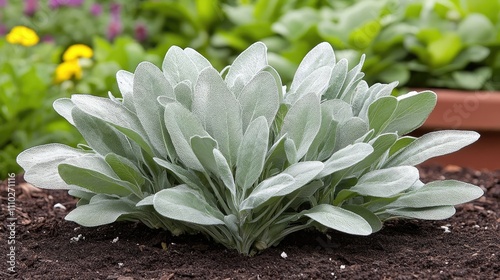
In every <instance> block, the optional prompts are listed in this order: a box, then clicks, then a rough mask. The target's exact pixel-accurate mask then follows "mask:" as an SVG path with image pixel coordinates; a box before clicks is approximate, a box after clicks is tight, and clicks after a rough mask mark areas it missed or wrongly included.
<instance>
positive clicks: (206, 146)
mask: <svg viewBox="0 0 500 280" xmlns="http://www.w3.org/2000/svg"><path fill="white" fill-rule="evenodd" d="M190 143H191V149H193V152H194V154H195V155H196V157H197V158H198V160H199V161H200V163H201V165H202V166H203V168H205V170H207V171H210V172H212V173H213V174H218V169H217V165H216V163H215V158H214V154H213V152H212V150H213V149H216V148H217V142H216V141H215V140H214V139H213V138H212V137H210V136H204V137H201V136H198V135H195V136H193V137H191V138H190Z"/></svg>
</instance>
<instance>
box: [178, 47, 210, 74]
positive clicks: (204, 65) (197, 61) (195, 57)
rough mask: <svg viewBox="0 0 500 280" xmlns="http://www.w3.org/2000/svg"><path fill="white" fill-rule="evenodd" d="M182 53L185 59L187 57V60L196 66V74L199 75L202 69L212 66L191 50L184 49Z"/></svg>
mask: <svg viewBox="0 0 500 280" xmlns="http://www.w3.org/2000/svg"><path fill="white" fill-rule="evenodd" d="M184 53H185V54H186V55H187V57H189V59H191V61H192V62H193V63H194V65H196V69H197V70H198V73H200V72H201V71H202V70H203V69H205V68H207V67H211V66H212V64H211V63H210V62H209V61H208V60H207V59H206V58H205V57H204V56H202V55H201V54H200V53H199V52H197V51H196V50H194V49H192V48H185V49H184Z"/></svg>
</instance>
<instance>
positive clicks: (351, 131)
mask: <svg viewBox="0 0 500 280" xmlns="http://www.w3.org/2000/svg"><path fill="white" fill-rule="evenodd" d="M368 130H369V127H368V124H367V123H366V122H365V121H363V120H362V119H361V118H358V117H354V118H351V119H350V120H348V121H346V122H343V123H340V124H339V125H338V126H337V132H336V135H337V140H336V141H335V150H340V149H343V148H345V147H347V146H348V145H350V144H352V143H354V142H355V141H356V140H358V139H359V138H361V137H363V136H364V135H365V134H366V133H367V132H368Z"/></svg>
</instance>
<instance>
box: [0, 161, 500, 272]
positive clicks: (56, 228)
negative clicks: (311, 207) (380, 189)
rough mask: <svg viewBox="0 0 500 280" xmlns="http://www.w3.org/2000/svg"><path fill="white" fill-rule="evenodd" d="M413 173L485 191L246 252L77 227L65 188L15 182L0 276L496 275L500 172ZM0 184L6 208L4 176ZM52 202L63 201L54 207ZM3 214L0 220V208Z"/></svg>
mask: <svg viewBox="0 0 500 280" xmlns="http://www.w3.org/2000/svg"><path fill="white" fill-rule="evenodd" d="M421 176H422V178H423V181H431V180H437V179H444V178H446V179H458V180H463V181H466V182H471V183H473V184H476V185H478V186H481V187H482V188H483V189H484V190H486V194H485V196H484V197H481V198H480V199H478V200H476V201H474V202H472V203H467V204H464V205H461V206H459V207H458V208H457V214H456V215H455V216H453V217H452V218H450V219H448V220H444V221H415V220H402V221H392V222H388V223H387V224H386V226H385V227H384V228H383V229H382V230H381V231H380V232H378V233H375V234H373V235H371V236H369V237H359V236H350V235H346V234H341V233H337V232H329V233H328V234H327V235H323V234H321V233H316V232H299V233H296V234H293V235H291V236H289V237H287V238H286V239H285V240H284V241H282V243H281V244H280V245H279V246H278V247H275V248H271V249H268V250H266V251H264V252H263V253H262V254H260V255H257V256H254V257H251V258H249V257H244V256H241V255H238V254H237V253H236V251H230V250H227V249H225V248H224V247H222V246H220V245H217V244H213V243H211V242H209V241H207V240H206V239H205V238H204V237H202V236H181V237H172V236H171V235H170V234H167V233H165V232H163V231H160V230H151V229H148V228H146V227H145V226H143V225H141V224H136V223H117V224H114V225H110V226H102V227H98V228H83V227H79V226H78V225H77V224H75V223H72V222H67V221H64V219H63V217H64V216H65V215H66V213H67V212H68V211H69V210H71V209H73V208H74V207H75V200H74V199H72V198H71V197H69V196H68V195H67V194H66V191H48V190H43V191H38V190H36V191H33V190H31V192H30V189H29V188H27V187H26V185H23V184H21V186H17V187H16V188H15V190H16V206H17V210H16V217H17V219H18V220H17V221H18V225H17V228H16V233H15V237H16V260H17V264H16V271H17V273H16V274H9V273H7V263H6V261H5V260H2V261H1V262H0V263H1V266H0V267H1V272H0V278H2V279H7V278H9V277H12V276H13V277H14V278H15V279H120V280H126V279H162V280H167V279H279V278H287V279H416V278H420V279H450V278H453V279H498V277H499V276H500V233H499V232H500V231H499V228H498V226H499V222H500V209H499V204H500V203H499V202H500V183H499V180H500V179H499V178H500V171H496V172H486V171H474V170H468V169H462V168H460V167H454V166H448V167H445V168H441V167H438V166H435V167H423V168H421ZM17 181H18V182H20V181H22V180H21V179H18V180H17ZM0 190H1V197H2V213H6V207H7V203H6V199H7V185H6V183H5V182H4V183H2V184H1V186H0ZM56 203H61V204H63V205H64V206H65V207H67V209H66V210H63V209H54V208H53V205H54V204H56ZM1 220H2V224H3V225H5V224H6V223H7V221H6V215H2V216H1ZM6 234H7V232H6V228H5V226H4V227H2V228H1V235H2V239H1V240H2V243H3V244H1V246H2V248H3V249H2V252H5V250H4V249H7V248H8V245H7V241H6V239H5V238H3V237H4V236H6ZM79 236H80V238H79V240H78V241H71V239H72V238H73V239H74V240H76V239H78V237H79ZM283 252H285V253H286V255H287V257H286V258H283V257H282V253H283ZM2 258H6V254H4V253H2Z"/></svg>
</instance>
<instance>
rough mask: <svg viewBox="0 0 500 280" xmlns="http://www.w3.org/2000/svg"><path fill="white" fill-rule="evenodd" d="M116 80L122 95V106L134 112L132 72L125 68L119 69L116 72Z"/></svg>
mask: <svg viewBox="0 0 500 280" xmlns="http://www.w3.org/2000/svg"><path fill="white" fill-rule="evenodd" d="M116 82H117V84H118V89H119V90H120V93H121V94H122V97H123V106H125V107H126V108H127V109H129V110H130V111H132V112H134V113H135V106H134V103H133V99H134V98H133V95H134V74H133V73H130V72H128V71H125V70H120V71H118V72H117V73H116Z"/></svg>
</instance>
